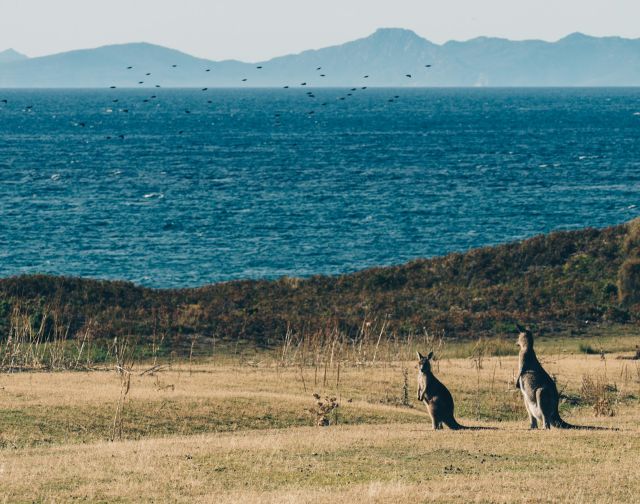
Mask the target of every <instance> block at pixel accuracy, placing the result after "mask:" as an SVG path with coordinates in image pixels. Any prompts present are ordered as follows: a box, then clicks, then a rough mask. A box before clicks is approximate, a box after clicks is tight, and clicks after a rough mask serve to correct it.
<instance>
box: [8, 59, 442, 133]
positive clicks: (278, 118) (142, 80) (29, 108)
mask: <svg viewBox="0 0 640 504" xmlns="http://www.w3.org/2000/svg"><path fill="white" fill-rule="evenodd" d="M431 67H432V65H431V64H426V65H424V68H427V69H429V68H431ZM170 68H171V69H172V70H173V69H177V68H179V66H178V65H177V64H173V65H171V67H170ZM263 69H264V66H263V65H257V66H256V67H255V70H256V71H261V70H263ZM126 70H127V71H128V72H132V73H133V71H135V70H136V67H135V66H133V65H129V66H127V67H126ZM204 72H205V73H209V72H211V68H205V69H204ZM315 75H316V76H317V77H319V78H320V79H324V78H326V77H327V74H326V73H325V71H324V70H323V67H322V66H318V67H316V69H315ZM152 76H153V73H152V72H144V77H142V75H141V76H140V77H138V79H139V80H138V79H136V80H137V85H138V86H144V85H145V84H146V81H147V80H148V78H149V77H152ZM404 78H406V79H413V74H411V73H406V74H404ZM367 79H370V75H368V74H367V75H363V76H362V82H361V84H365V83H368V82H369V81H368V80H367ZM249 82H250V80H249V78H248V77H244V78H242V79H241V80H240V83H241V85H247V83H249ZM134 87H135V86H134ZM153 87H154V88H155V89H156V90H158V89H160V88H162V86H161V85H160V84H155V85H154V86H153ZM296 87H298V88H300V89H302V88H307V89H308V88H310V87H311V84H310V83H309V82H306V81H305V82H301V83H299V84H298V86H295V85H290V84H287V85H284V86H282V88H283V89H292V88H296ZM109 89H110V90H112V91H113V90H116V89H118V86H116V85H111V86H109ZM367 89H369V86H367V85H357V86H355V87H350V88H348V90H347V92H346V93H345V94H344V95H340V96H337V97H336V98H335V102H336V103H340V102H344V101H346V100H348V99H349V98H351V97H352V96H354V94H355V93H357V92H359V93H361V92H363V91H366V90H367ZM209 91H210V88H209V87H203V88H201V92H203V93H207V92H209ZM306 97H307V98H308V99H310V100H315V99H316V98H317V95H316V93H315V92H314V91H311V90H309V91H306ZM158 99H159V98H158V94H157V91H155V92H154V93H153V94H151V95H148V96H146V97H144V98H143V99H142V100H141V102H142V103H143V104H148V103H153V102H155V101H157V100H158ZM399 99H400V95H397V94H394V95H392V96H390V97H389V98H388V99H387V101H388V102H389V103H394V102H396V101H398V100H399ZM121 103H122V101H121V98H120V97H117V96H113V99H112V100H111V105H110V106H109V107H108V108H107V111H109V112H113V108H112V107H118V106H119V105H120V104H121ZM207 103H208V104H212V103H213V100H211V99H208V100H207ZM3 105H4V106H7V105H9V100H8V99H7V98H1V99H0V110H1V109H2V106H3ZM329 105H330V102H329V101H322V102H320V103H319V106H320V107H327V106H329ZM22 110H23V111H24V112H33V111H34V106H33V105H26V106H25V107H24V108H23V109H22ZM131 110H132V109H131V108H128V107H127V106H124V107H122V108H117V111H118V112H120V113H123V114H129V113H130V111H131ZM316 112H317V110H316V108H311V109H310V110H308V111H307V112H306V115H307V116H309V117H312V116H314V115H315V114H316ZM184 113H185V114H191V113H192V110H191V109H188V108H186V109H184ZM282 115H283V114H282V112H276V113H274V117H273V118H274V126H275V127H280V126H281V125H282ZM74 125H75V126H77V127H79V128H85V127H87V126H88V124H87V122H85V121H79V122H76V123H74ZM183 133H184V130H181V131H179V132H178V134H180V135H182V134H183ZM113 138H119V139H122V140H124V139H125V138H126V136H125V135H124V134H119V135H108V136H106V139H107V140H111V139H113Z"/></svg>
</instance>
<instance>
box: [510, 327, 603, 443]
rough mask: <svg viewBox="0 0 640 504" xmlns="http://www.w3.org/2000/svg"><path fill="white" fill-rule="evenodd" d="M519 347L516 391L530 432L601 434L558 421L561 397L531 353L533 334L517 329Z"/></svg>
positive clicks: (591, 428)
mask: <svg viewBox="0 0 640 504" xmlns="http://www.w3.org/2000/svg"><path fill="white" fill-rule="evenodd" d="M518 330H519V331H520V334H519V335H518V343H517V344H518V345H519V346H520V373H519V375H518V379H517V380H516V387H517V388H519V389H520V391H521V392H522V397H523V398H524V406H525V408H527V413H529V422H530V428H531V429H537V428H538V424H542V427H543V428H545V429H550V428H551V427H554V428H556V429H588V430H600V429H601V428H599V427H586V426H579V425H571V424H568V423H567V422H565V421H564V420H563V419H562V418H560V413H559V412H558V404H559V402H560V394H558V388H557V387H556V383H555V382H554V381H553V379H552V378H551V377H550V376H549V375H548V374H547V372H546V371H545V370H544V368H543V367H542V364H540V361H538V358H537V357H536V353H535V352H534V350H533V334H532V333H531V331H530V330H529V329H522V328H520V327H518Z"/></svg>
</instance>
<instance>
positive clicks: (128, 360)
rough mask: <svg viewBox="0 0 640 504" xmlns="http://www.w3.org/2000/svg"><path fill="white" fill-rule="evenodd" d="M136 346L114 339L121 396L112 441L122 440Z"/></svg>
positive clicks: (117, 403)
mask: <svg viewBox="0 0 640 504" xmlns="http://www.w3.org/2000/svg"><path fill="white" fill-rule="evenodd" d="M134 348H135V347H134V345H131V343H130V341H129V340H127V339H124V340H121V341H118V338H117V337H116V338H114V344H113V353H114V356H115V360H116V364H115V371H116V373H117V374H118V376H119V377H120V395H119V397H118V401H117V402H116V411H115V414H114V417H113V424H112V428H111V441H115V440H117V439H122V433H123V429H124V408H125V405H126V403H127V397H128V396H129V391H130V390H131V374H132V373H133V352H134Z"/></svg>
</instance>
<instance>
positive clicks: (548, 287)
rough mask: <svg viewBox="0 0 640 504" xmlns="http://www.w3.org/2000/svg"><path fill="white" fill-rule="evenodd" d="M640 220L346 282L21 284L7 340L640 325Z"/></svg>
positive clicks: (10, 305)
mask: <svg viewBox="0 0 640 504" xmlns="http://www.w3.org/2000/svg"><path fill="white" fill-rule="evenodd" d="M639 256H640V220H638V221H633V222H631V223H629V224H626V225H621V226H617V227H613V228H608V229H603V230H596V229H586V230H582V231H573V232H557V233H552V234H550V235H546V236H538V237H535V238H532V239H529V240H526V241H523V242H518V243H511V244H508V245H501V246H498V247H491V248H484V249H478V250H472V251H470V252H468V253H466V254H451V255H448V256H446V257H441V258H435V259H430V260H417V261H413V262H411V263H408V264H405V265H402V266H396V267H388V268H374V269H370V270H365V271H362V272H359V273H355V274H350V275H344V276H339V277H322V276H317V277H313V278H309V279H305V280H303V279H292V278H283V279H281V280H278V281H244V282H231V283H224V284H217V285H211V286H206V287H202V288H199V289H184V290H152V289H146V288H141V287H137V286H134V285H132V284H129V283H125V282H107V281H94V280H82V279H77V278H57V277H47V276H24V277H15V278H8V279H4V280H0V335H2V334H6V332H7V329H8V327H9V325H10V319H11V318H12V316H13V317H14V318H15V317H16V316H17V315H18V314H22V315H24V316H28V317H30V320H32V324H34V325H39V324H41V323H42V320H43V316H45V315H49V316H50V317H51V318H50V319H49V322H48V323H49V324H51V328H52V329H53V325H54V324H58V325H62V326H66V325H67V324H68V325H70V327H71V333H72V334H73V333H74V331H77V330H79V329H81V328H82V326H83V325H85V324H90V323H91V324H93V325H92V327H94V330H93V332H94V334H95V335H96V336H104V337H113V336H114V335H117V334H136V335H140V336H142V337H149V336H151V335H152V334H159V333H162V334H165V335H167V336H168V337H167V342H170V343H171V344H174V345H179V344H180V342H181V340H182V341H184V340H185V339H188V338H190V336H189V335H192V334H202V335H207V336H212V335H215V336H216V337H217V338H219V339H227V340H235V339H236V338H240V339H245V340H250V341H254V342H256V343H259V344H269V343H273V342H274V341H277V340H280V339H281V338H283V336H284V334H285V333H286V331H287V329H288V328H289V329H291V330H294V331H299V332H305V333H308V332H314V331H319V330H327V329H328V328H329V329H330V328H333V327H336V328H339V329H340V330H341V331H344V332H345V333H347V334H353V333H355V332H357V331H358V329H359V328H360V327H361V326H362V324H363V322H364V321H370V322H371V321H377V322H380V321H383V320H386V321H387V324H388V325H387V328H388V330H389V331H391V332H395V333H396V334H398V335H407V334H410V333H414V332H421V331H423V330H424V329H426V330H429V331H439V332H441V331H445V333H446V334H447V335H448V336H449V337H478V336H481V335H496V334H501V333H504V332H506V331H509V330H511V329H512V328H513V326H514V322H516V321H520V322H527V323H531V324H535V325H536V326H538V328H540V329H544V330H547V331H554V330H558V329H562V328H567V327H573V328H576V327H577V328H582V329H586V328H588V327H590V326H592V325H593V324H594V323H599V322H610V321H612V322H616V323H631V322H635V321H637V320H638V319H639V318H640V304H638V303H639V302H640V294H638V292H639V291H638V286H640V259H638V257H639Z"/></svg>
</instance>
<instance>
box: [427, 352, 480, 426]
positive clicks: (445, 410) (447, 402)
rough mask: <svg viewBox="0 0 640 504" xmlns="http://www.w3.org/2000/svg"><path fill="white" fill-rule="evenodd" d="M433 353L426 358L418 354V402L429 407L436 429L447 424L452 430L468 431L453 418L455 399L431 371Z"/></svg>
mask: <svg viewBox="0 0 640 504" xmlns="http://www.w3.org/2000/svg"><path fill="white" fill-rule="evenodd" d="M432 359H433V352H430V353H429V355H427V356H426V357H425V356H424V355H422V354H421V353H420V352H418V361H419V362H418V401H422V402H423V403H424V404H425V405H426V406H427V411H429V415H430V416H431V422H432V423H433V428H434V429H436V430H437V429H442V424H445V425H446V426H447V427H449V428H450V429H452V430H459V429H468V428H470V427H464V426H462V425H460V424H459V423H458V422H457V421H456V419H455V417H454V416H453V397H451V393H450V392H449V390H448V389H447V387H445V386H444V384H443V383H442V382H441V381H440V380H438V379H437V378H436V377H435V376H434V374H433V372H432V371H431V360H432Z"/></svg>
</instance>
